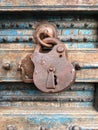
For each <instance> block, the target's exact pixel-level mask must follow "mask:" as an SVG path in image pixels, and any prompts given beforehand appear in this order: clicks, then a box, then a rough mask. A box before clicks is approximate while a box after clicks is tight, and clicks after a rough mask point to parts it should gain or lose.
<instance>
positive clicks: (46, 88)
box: [31, 38, 75, 93]
mask: <svg viewBox="0 0 98 130" xmlns="http://www.w3.org/2000/svg"><path fill="white" fill-rule="evenodd" d="M43 41H44V42H45V43H47V44H48V43H49V44H50V43H51V42H55V43H56V45H54V46H53V47H52V48H51V50H49V51H48V52H44V51H43V48H42V46H41V45H40V44H37V45H36V48H35V51H34V53H33V54H32V55H31V60H32V62H33V64H34V73H33V81H34V84H35V86H36V87H37V88H38V89H40V90H41V91H43V92H47V93H50V92H51V93H55V92H60V91H62V90H65V89H67V88H69V87H70V86H71V85H72V84H73V83H74V81H75V69H74V67H73V65H72V64H71V63H70V62H69V61H68V59H67V49H66V47H65V45H64V44H63V43H62V42H61V41H59V40H58V39H56V38H45V39H44V40H43Z"/></svg>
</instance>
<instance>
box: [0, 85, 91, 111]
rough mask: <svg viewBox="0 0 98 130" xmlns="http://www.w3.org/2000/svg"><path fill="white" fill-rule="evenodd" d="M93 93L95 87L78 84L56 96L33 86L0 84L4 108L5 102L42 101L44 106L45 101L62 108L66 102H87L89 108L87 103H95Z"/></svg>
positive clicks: (0, 99) (0, 96)
mask: <svg viewBox="0 0 98 130" xmlns="http://www.w3.org/2000/svg"><path fill="white" fill-rule="evenodd" d="M93 93H94V85H93V84H87V83H83V84H81V83H76V84H74V85H72V87H71V89H68V90H67V91H63V92H60V93H54V94H52V93H51V94H47V93H42V92H40V91H39V90H38V89H37V88H35V86H34V85H33V84H23V83H17V84H16V83H0V102H1V103H0V104H1V106H2V102H5V101H11V102H12V103H13V104H14V102H15V101H18V102H20V101H23V102H25V101H28V104H29V102H30V101H32V102H33V101H34V102H35V101H37V102H39V101H41V102H43V104H44V102H45V101H49V102H51V103H54V105H55V104H58V105H60V106H61V104H63V103H64V102H65V101H66V102H67V103H68V102H69V101H70V103H71V102H78V103H79V102H81V103H82V102H85V107H87V106H88V103H87V104H86V102H92V101H93ZM55 101H57V102H55ZM18 102H17V104H18ZM49 102H47V103H49ZM8 104H9V103H8ZM35 104H36V103H35ZM6 105H7V104H6ZM38 108H39V107H38Z"/></svg>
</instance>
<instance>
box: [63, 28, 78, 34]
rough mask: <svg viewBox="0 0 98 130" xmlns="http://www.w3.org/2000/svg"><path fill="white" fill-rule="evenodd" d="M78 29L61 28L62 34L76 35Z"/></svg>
mask: <svg viewBox="0 0 98 130" xmlns="http://www.w3.org/2000/svg"><path fill="white" fill-rule="evenodd" d="M78 32H79V30H78V29H63V31H62V35H78Z"/></svg>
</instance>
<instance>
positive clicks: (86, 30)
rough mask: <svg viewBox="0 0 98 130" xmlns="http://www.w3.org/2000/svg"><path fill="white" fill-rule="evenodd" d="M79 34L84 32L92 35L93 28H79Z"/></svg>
mask: <svg viewBox="0 0 98 130" xmlns="http://www.w3.org/2000/svg"><path fill="white" fill-rule="evenodd" d="M79 34H82V35H92V34H93V30H91V29H81V30H79Z"/></svg>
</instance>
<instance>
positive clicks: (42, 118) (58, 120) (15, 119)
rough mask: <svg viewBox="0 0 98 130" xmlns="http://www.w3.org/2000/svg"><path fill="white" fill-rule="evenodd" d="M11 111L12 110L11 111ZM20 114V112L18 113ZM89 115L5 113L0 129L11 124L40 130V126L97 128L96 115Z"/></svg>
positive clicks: (0, 122) (82, 129)
mask: <svg viewBox="0 0 98 130" xmlns="http://www.w3.org/2000/svg"><path fill="white" fill-rule="evenodd" d="M11 112H12V111H11ZM19 114H20V113H19ZM90 116H91V117H92V118H90V117H89V116H81V117H80V116H78V117H77V118H75V117H74V116H68V115H65V114H59V115H56V114H54V115H48V114H46V115H44V114H31V115H23V116H21V115H20V116H19V115H11V116H10V115H5V116H0V129H1V130H5V129H7V127H8V126H12V127H14V128H17V129H19V130H25V129H26V130H31V129H34V130H40V129H41V127H43V128H46V129H49V130H52V129H53V130H60V129H62V130H65V129H66V130H69V128H71V127H73V126H79V127H80V128H81V130H84V129H85V130H87V129H93V130H97V129H98V125H97V120H98V118H97V117H95V118H94V117H93V115H92V114H91V115H90ZM92 119H93V120H92Z"/></svg>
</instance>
